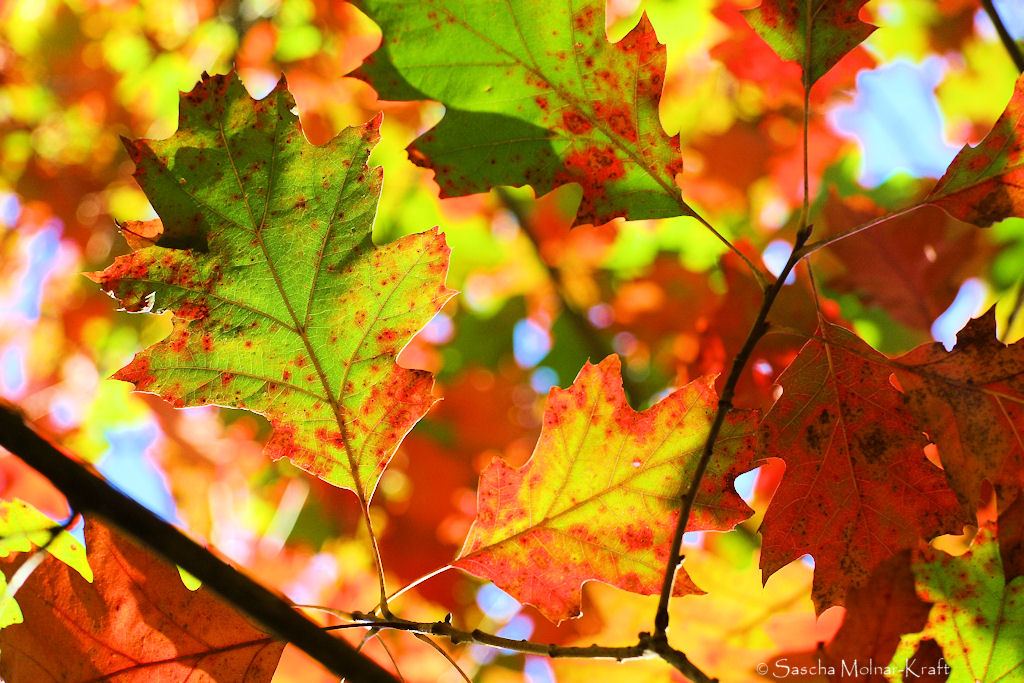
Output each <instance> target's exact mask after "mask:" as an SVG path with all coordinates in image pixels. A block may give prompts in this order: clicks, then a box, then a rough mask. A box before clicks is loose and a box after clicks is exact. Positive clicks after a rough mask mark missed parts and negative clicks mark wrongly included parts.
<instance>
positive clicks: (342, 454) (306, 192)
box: [92, 74, 452, 504]
mask: <svg viewBox="0 0 1024 683" xmlns="http://www.w3.org/2000/svg"><path fill="white" fill-rule="evenodd" d="M293 107H294V102H293V101H292V98H291V96H290V95H289V94H288V92H287V90H286V88H285V86H284V83H283V82H282V83H281V84H280V85H278V87H277V88H276V89H275V90H274V91H273V92H272V93H271V94H270V95H268V96H267V97H266V98H265V99H263V100H259V101H254V100H253V99H252V98H250V97H249V95H248V94H247V93H246V92H245V89H244V88H243V87H242V85H241V83H240V82H239V80H238V78H237V77H236V76H234V75H233V74H231V75H227V76H214V77H208V78H206V79H204V80H203V81H202V82H201V83H200V84H199V85H197V86H196V88H195V89H194V90H192V92H190V93H188V94H186V95H184V96H183V98H182V101H181V115H180V122H179V127H178V132H177V133H176V134H175V135H173V136H172V137H170V138H168V139H166V140H160V141H155V140H136V141H128V142H126V145H127V147H128V150H129V152H130V153H131V155H132V158H133V160H134V161H135V163H136V171H135V177H136V179H137V180H138V181H139V184H140V185H141V186H142V188H143V190H145V192H146V194H147V196H148V197H149V199H150V201H151V202H152V204H153V206H154V207H155V208H156V210H157V213H158V214H159V215H160V217H161V219H162V233H161V234H160V235H159V237H157V238H156V243H155V246H144V244H145V242H143V243H140V245H139V246H141V247H143V248H140V249H138V250H137V251H134V252H132V253H131V254H128V255H127V256H121V257H119V258H117V259H116V260H115V262H114V263H113V265H111V266H110V267H108V268H107V269H106V270H105V271H103V272H102V273H95V274H93V275H92V277H93V279H95V280H96V281H97V282H99V283H100V284H101V285H102V287H103V289H105V290H106V291H107V292H109V293H111V294H112V295H114V296H115V297H116V298H118V299H119V300H120V301H121V303H122V305H123V306H124V308H125V309H127V310H129V311H139V310H145V309H148V308H153V309H154V310H158V311H162V310H171V311H173V312H174V316H175V317H174V328H173V331H172V333H171V335H170V336H169V337H168V338H167V339H165V340H164V341H162V342H160V343H159V344H157V345H155V346H153V347H151V348H150V349H148V350H146V351H143V352H142V353H139V354H137V355H136V357H135V359H134V360H133V361H132V362H131V363H130V364H129V365H128V366H127V367H125V368H123V369H122V370H120V371H118V372H117V373H116V374H115V375H114V378H115V379H121V380H125V381H129V382H133V383H134V384H135V388H136V390H138V391H147V392H151V393H156V394H159V395H160V396H162V397H163V398H164V399H166V400H168V401H170V402H172V403H173V404H175V405H177V406H185V405H190V406H194V405H204V404H211V403H213V404H218V405H224V406H231V407H236V408H244V409H247V410H252V411H254V412H258V413H261V414H263V415H265V416H267V418H269V419H270V421H271V423H272V424H273V426H274V435H273V438H272V439H271V441H270V443H269V445H268V446H267V452H268V454H269V455H270V456H271V457H275V458H277V457H282V456H287V457H289V458H291V460H292V461H293V462H294V463H295V464H297V465H299V466H300V467H302V468H304V469H306V470H307V471H309V472H311V473H313V474H315V475H317V476H319V477H321V478H322V479H324V480H326V481H328V482H330V483H332V484H335V485H337V486H343V487H345V488H349V489H352V490H353V491H355V492H356V493H357V494H358V495H359V497H360V500H362V501H363V503H364V504H365V503H368V502H369V500H370V497H371V496H372V494H373V491H374V488H375V487H376V484H377V481H378V479H379V477H380V474H381V472H382V471H383V469H384V468H385V466H386V465H387V463H388V462H389V460H390V459H391V457H392V455H393V454H394V452H395V449H396V448H397V447H398V444H399V442H400V441H401V439H402V438H403V437H404V436H405V434H406V433H407V432H408V431H409V429H411V428H412V426H413V424H415V423H416V421H417V420H418V419H419V418H420V417H421V416H422V415H423V414H424V412H426V410H427V409H428V408H429V407H430V406H431V405H432V404H433V403H434V401H435V399H434V398H433V396H432V395H431V387H432V380H431V378H430V375H429V374H428V373H426V372H422V371H417V370H406V369H404V368H401V367H399V366H398V365H397V364H396V363H395V357H396V356H397V354H398V352H399V351H400V350H401V348H402V347H403V346H404V345H405V344H406V343H407V342H408V340H409V339H410V338H412V336H413V335H415V334H416V332H417V331H418V330H419V329H420V328H421V327H422V326H423V325H424V324H426V322H427V321H428V320H429V319H430V318H431V317H432V316H433V315H434V314H435V313H436V312H437V311H438V310H439V309H440V307H441V306H442V305H443V304H444V302H445V301H447V300H448V298H449V297H450V296H451V294H452V292H451V290H448V289H447V288H446V287H445V286H444V278H445V273H446V271H447V267H448V247H447V246H446V245H445V240H444V236H443V235H441V234H439V233H438V232H437V230H436V229H435V230H432V231H429V232H425V233H421V234H418V235H409V236H407V237H402V238H400V239H398V240H395V241H394V242H392V243H391V244H388V245H386V246H382V247H378V246H375V245H374V244H373V241H372V239H371V235H370V233H371V228H372V226H373V219H374V215H375V212H376V207H377V200H378V198H379V196H380V188H381V172H380V169H379V168H374V169H370V168H367V166H366V158H367V156H368V155H369V153H370V149H371V148H372V147H373V145H374V144H375V143H376V141H377V139H378V127H379V125H380V119H379V118H377V119H374V120H373V121H371V122H369V123H367V124H365V125H363V126H358V127H354V128H348V129H346V130H344V131H342V132H341V133H340V134H339V135H338V136H337V137H336V138H334V139H333V140H331V141H330V142H328V143H327V144H326V145H324V146H322V147H315V146H313V145H310V144H309V143H308V142H306V140H305V139H304V137H303V135H302V131H301V130H300V128H299V125H298V120H297V118H296V117H295V115H294V114H292V113H291V109H292V108H293ZM150 232H152V231H150ZM152 239H153V237H152V236H150V238H149V241H152Z"/></svg>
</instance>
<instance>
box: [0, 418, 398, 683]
mask: <svg viewBox="0 0 1024 683" xmlns="http://www.w3.org/2000/svg"><path fill="white" fill-rule="evenodd" d="M0 445H3V446H4V447H5V448H6V449H7V450H9V451H10V452H11V453H13V454H15V455H17V456H18V457H19V458H21V459H22V460H24V461H25V463H27V464H28V465H29V466H30V467H32V468H34V469H35V470H37V471H38V472H39V473H40V474H42V475H43V476H45V477H46V478H47V479H49V480H50V481H51V482H52V483H53V485H54V486H55V487H56V488H57V489H58V490H59V491H60V492H61V493H63V494H64V496H65V497H67V499H68V502H69V503H70V504H71V507H72V508H73V509H74V510H75V511H76V512H78V513H82V514H89V513H91V514H95V515H96V516H98V517H102V518H103V519H104V520H105V521H107V522H109V523H111V524H113V525H114V526H116V527H118V528H119V529H121V530H122V531H124V532H125V533H127V534H128V535H129V536H131V537H132V538H133V539H135V540H136V541H137V542H139V543H141V544H143V545H144V546H146V547H148V548H149V549H151V550H152V551H153V552H155V553H156V554H157V555H159V556H161V557H163V558H164V559H165V560H167V561H168V562H171V563H173V564H177V565H179V566H181V567H182V568H184V569H185V570H186V571H187V572H189V573H190V574H192V575H193V576H195V577H196V578H197V579H199V580H200V581H202V582H203V584H204V585H206V586H207V587H208V588H210V590H212V591H214V592H215V593H217V594H218V595H219V596H220V597H221V598H223V599H224V600H225V601H226V602H228V603H229V604H231V605H232V606H233V607H234V608H235V609H237V610H238V611H239V612H240V613H242V614H244V615H245V616H246V617H248V618H249V619H251V620H252V621H253V623H255V624H256V625H258V626H259V627H260V628H262V629H264V630H265V631H267V632H268V633H270V634H272V635H273V637H275V638H279V639H281V640H284V641H286V642H289V643H292V644H293V645H295V646H296V647H298V648H299V649H301V650H303V651H304V652H305V653H306V654H308V655H309V656H310V657H312V658H313V659H315V660H316V661H318V662H320V664H322V665H323V666H324V667H325V668H326V669H327V670H329V671H330V672H332V673H333V674H335V675H338V676H343V677H346V678H349V679H350V680H356V681H367V682H368V683H396V682H395V678H394V677H393V676H392V675H391V674H390V673H388V672H387V671H385V670H384V669H382V668H380V666H378V665H377V664H376V663H375V662H373V661H372V660H370V659H368V658H367V657H365V656H364V655H360V654H358V653H357V652H356V651H355V650H354V649H353V648H352V646H351V645H349V644H348V643H346V642H345V641H343V640H340V639H338V638H334V637H332V636H331V635H329V634H328V633H326V632H325V631H323V630H322V629H321V628H320V627H319V626H317V625H316V624H315V623H314V622H312V621H310V620H309V619H307V618H306V617H304V616H303V615H301V614H299V613H298V612H296V611H295V610H294V609H293V608H292V606H291V605H290V604H288V602H286V601H285V600H284V599H283V598H282V597H280V596H279V595H276V594H274V593H272V592H271V591H269V590H268V589H267V588H265V587H264V586H262V585H261V584H259V583H256V582H255V581H253V580H252V579H250V578H249V577H248V576H247V575H246V574H244V573H242V572H241V571H239V570H238V569H236V568H234V567H232V566H231V565H229V564H227V563H226V562H224V561H223V560H221V559H220V558H218V557H217V556H216V555H214V554H213V553H211V552H210V551H209V550H207V549H206V548H204V547H202V546H201V545H199V544H198V543H196V542H195V541H193V540H192V539H190V538H189V537H188V536H186V535H185V534H183V533H182V532H181V531H179V530H178V529H177V528H175V527H174V526H172V525H171V524H168V523H167V522H164V521H163V520H161V519H160V518H158V517H157V516H155V515H154V514H153V513H152V512H150V511H149V510H147V509H146V508H145V507H143V506H142V505H140V504H138V503H136V502H135V501H134V500H132V499H131V498H129V497H127V496H125V495H124V494H123V493H121V492H120V491H118V490H117V489H115V488H113V487H112V486H111V485H110V484H108V483H107V482H105V481H104V480H103V479H101V478H100V477H98V476H97V475H95V474H93V473H92V472H91V471H90V470H89V469H87V468H86V467H85V466H84V465H82V464H81V463H79V462H77V461H75V460H74V459H72V458H71V457H69V456H68V455H65V454H64V453H62V452H61V451H59V450H58V449H57V448H56V447H54V446H53V445H52V444H50V443H49V442H48V441H46V440H45V439H43V437H41V436H40V435H39V434H37V433H36V432H35V431H34V430H33V429H32V428H31V427H29V426H28V425H27V424H25V422H24V420H23V419H22V417H21V415H20V414H19V413H18V412H17V410H16V409H15V408H13V407H11V406H10V405H8V404H3V403H0Z"/></svg>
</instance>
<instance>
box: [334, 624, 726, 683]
mask: <svg viewBox="0 0 1024 683" xmlns="http://www.w3.org/2000/svg"><path fill="white" fill-rule="evenodd" d="M353 616H355V617H356V619H359V620H361V622H357V623H353V624H346V625H345V627H346V628H353V627H357V626H364V627H368V628H373V629H395V630H399V631H408V632H411V633H419V634H423V635H433V636H440V637H442V638H445V639H447V640H449V641H450V642H451V643H452V644H454V645H458V644H459V643H475V644H478V645H489V646H491V647H496V648H501V649H503V650H512V651H513V652H522V653H524V654H533V655H542V656H545V657H551V658H577V659H614V660H616V661H620V662H621V661H624V660H627V659H639V658H642V657H647V656H650V655H651V654H656V655H658V656H660V657H661V658H662V659H663V660H664V661H665V662H666V663H668V664H669V665H670V666H672V667H674V668H675V669H676V670H678V671H679V672H681V673H682V674H683V675H685V676H686V677H687V678H689V679H690V680H691V681H693V682H694V683H715V682H716V681H717V679H714V678H711V677H710V676H708V675H707V674H705V673H704V672H703V671H701V670H700V669H699V668H697V667H696V666H695V665H694V664H693V663H692V662H691V661H690V660H689V658H687V656H686V655H685V654H684V653H682V652H680V651H679V650H677V649H675V648H674V647H672V646H670V645H669V644H668V641H667V640H666V641H662V642H657V641H655V639H654V638H652V637H651V635H650V634H648V633H641V634H640V638H639V640H638V641H637V643H636V644H635V645H623V646H618V647H610V646H603V645H587V646H584V647H578V646H567V645H554V644H545V643H537V642H534V641H531V640H512V639H511V638H503V637H502V636H498V635H495V634H493V633H487V632H486V631H481V630H480V629H475V630H473V631H463V630H460V629H458V628H455V627H454V626H453V625H452V623H451V621H450V620H448V619H445V620H444V621H409V620H408V619H400V618H397V617H392V618H390V619H384V618H382V617H378V616H376V615H373V614H355V615H353Z"/></svg>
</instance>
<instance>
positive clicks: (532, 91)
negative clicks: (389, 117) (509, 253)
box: [357, 0, 692, 224]
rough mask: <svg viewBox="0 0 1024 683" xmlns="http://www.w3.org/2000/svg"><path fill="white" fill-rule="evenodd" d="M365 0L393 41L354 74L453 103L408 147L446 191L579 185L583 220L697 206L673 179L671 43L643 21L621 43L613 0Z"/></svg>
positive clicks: (383, 91)
mask: <svg viewBox="0 0 1024 683" xmlns="http://www.w3.org/2000/svg"><path fill="white" fill-rule="evenodd" d="M359 5H360V7H361V8H362V9H363V10H364V11H365V12H366V13H367V14H369V15H370V17H371V18H372V19H373V20H374V21H375V22H377V23H378V24H379V25H380V27H381V30H382V31H383V33H384V40H383V43H382V45H381V47H380V49H379V50H378V51H377V52H376V53H374V54H373V55H371V57H370V58H369V59H368V60H367V61H366V62H365V63H364V64H363V66H362V67H361V68H360V69H359V71H358V72H357V75H359V76H360V77H361V78H363V79H365V80H366V81H367V82H369V83H370V85H372V86H373V87H374V88H376V89H377V92H378V93H379V94H380V97H381V98H383V99H387V100H426V99H432V100H437V101H440V102H442V103H443V104H444V105H445V108H446V111H445V116H444V118H443V119H442V121H441V123H440V124H438V126H436V127H435V128H433V129H432V130H430V131H428V132H427V133H426V134H425V135H423V136H422V137H420V138H419V139H418V140H416V142H414V143H413V145H412V146H411V147H410V148H409V154H410V157H411V158H412V160H413V162H414V163H416V164H418V165H421V166H424V167H427V168H431V169H434V171H435V173H436V179H437V183H438V185H440V187H441V193H442V196H446V197H447V196H462V195H466V194H472V193H475V192H486V191H487V190H488V189H490V188H492V187H494V186H497V185H513V186H516V187H519V186H522V185H531V186H533V188H534V190H536V192H537V194H543V193H546V192H548V191H550V190H551V189H552V188H554V187H557V186H559V185H564V184H566V183H578V184H579V185H580V186H581V187H582V188H583V200H582V203H581V205H580V208H579V212H578V214H577V217H576V223H577V224H582V223H604V222H606V221H608V220H610V219H612V218H615V217H617V216H625V217H627V218H631V219H640V218H662V217H667V216H678V215H690V214H691V213H692V210H691V209H690V208H689V207H688V206H687V205H686V203H684V202H683V201H682V199H681V197H680V193H679V188H678V187H677V185H676V183H675V176H676V174H677V173H679V172H680V171H681V170H682V162H681V159H680V153H679V141H678V138H677V137H671V138H670V137H669V136H668V135H666V134H665V131H664V129H663V128H662V126H661V122H660V119H659V116H658V103H659V100H660V98H661V91H662V86H663V82H664V75H665V49H664V47H663V46H661V45H659V44H658V41H657V37H656V36H655V35H654V29H653V28H652V27H651V25H650V22H648V21H647V19H646V17H644V18H641V20H640V25H639V26H637V27H636V28H635V29H633V30H632V31H631V32H630V33H629V34H628V35H626V37H625V38H623V39H622V40H621V41H619V42H618V43H615V44H611V43H609V42H608V40H607V38H606V37H605V31H604V12H603V10H604V2H603V1H602V0H587V1H585V2H580V3H568V2H565V1H564V0H563V2H558V3H536V2H529V1H528V0H511V1H510V2H507V3H496V2H470V3H453V2H444V1H443V0H434V1H431V2H394V1H393V0H362V1H361V2H360V3H359ZM427 36H429V38H427Z"/></svg>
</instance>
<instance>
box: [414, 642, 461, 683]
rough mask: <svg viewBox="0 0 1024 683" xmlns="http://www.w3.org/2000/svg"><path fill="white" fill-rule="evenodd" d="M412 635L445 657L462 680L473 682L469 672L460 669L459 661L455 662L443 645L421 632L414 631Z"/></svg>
mask: <svg viewBox="0 0 1024 683" xmlns="http://www.w3.org/2000/svg"><path fill="white" fill-rule="evenodd" d="M413 635H415V636H416V637H417V638H419V639H420V640H422V641H423V642H424V643H426V644H427V645H429V646H430V647H432V648H433V649H435V650H436V651H437V652H438V653H439V654H440V655H441V656H442V657H444V658H445V659H447V660H448V663H449V664H451V665H452V668H453V669H455V670H456V671H458V672H459V675H460V676H462V680H464V681H466V683H473V680H472V679H471V678H470V677H469V674H467V673H466V672H465V671H463V670H462V667H461V666H459V663H458V662H456V661H455V660H454V659H453V658H452V656H451V655H450V654H448V653H447V652H445V650H444V648H443V647H441V646H440V645H438V644H437V643H435V642H434V641H433V640H431V638H430V636H426V635H423V634H422V633H416V634H413Z"/></svg>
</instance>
